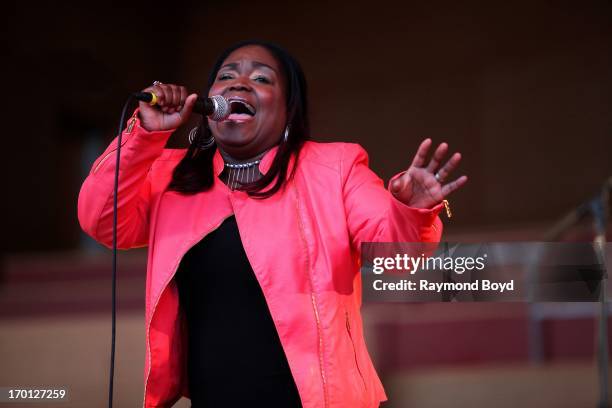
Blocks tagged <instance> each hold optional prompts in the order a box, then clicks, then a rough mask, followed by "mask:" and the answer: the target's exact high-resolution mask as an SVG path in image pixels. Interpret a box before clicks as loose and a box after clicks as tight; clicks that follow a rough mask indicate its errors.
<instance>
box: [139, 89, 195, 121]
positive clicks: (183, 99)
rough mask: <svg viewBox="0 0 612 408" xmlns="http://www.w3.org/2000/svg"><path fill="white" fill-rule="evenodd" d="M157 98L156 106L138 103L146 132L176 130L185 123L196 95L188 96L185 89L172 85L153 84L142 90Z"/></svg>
mask: <svg viewBox="0 0 612 408" xmlns="http://www.w3.org/2000/svg"><path fill="white" fill-rule="evenodd" d="M143 92H152V93H154V94H155V95H156V96H157V105H156V106H151V105H149V104H148V103H147V102H140V104H139V108H140V110H139V116H140V123H141V126H142V127H143V128H145V129H146V130H148V131H156V130H169V129H176V128H177V127H179V126H180V125H182V124H183V123H185V122H187V119H189V115H191V111H192V110H193V105H194V104H195V102H196V99H197V97H198V95H197V94H191V95H189V96H188V93H187V88H185V87H184V86H179V85H174V84H162V83H161V82H155V83H154V85H153V86H150V87H148V88H145V89H143Z"/></svg>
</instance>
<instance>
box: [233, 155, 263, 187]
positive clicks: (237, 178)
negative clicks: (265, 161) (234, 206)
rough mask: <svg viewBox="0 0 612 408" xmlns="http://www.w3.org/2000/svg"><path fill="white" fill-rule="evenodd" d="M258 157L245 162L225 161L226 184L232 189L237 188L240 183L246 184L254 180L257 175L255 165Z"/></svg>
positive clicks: (257, 162)
mask: <svg viewBox="0 0 612 408" xmlns="http://www.w3.org/2000/svg"><path fill="white" fill-rule="evenodd" d="M260 162H261V160H260V159H258V160H254V161H252V162H246V163H225V167H226V168H227V185H228V186H229V188H231V189H232V190H235V189H236V188H238V186H239V185H240V184H247V183H251V182H253V181H255V177H258V176H259V169H258V168H257V165H258V164H259V163H260Z"/></svg>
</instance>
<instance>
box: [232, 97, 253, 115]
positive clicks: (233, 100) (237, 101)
mask: <svg viewBox="0 0 612 408" xmlns="http://www.w3.org/2000/svg"><path fill="white" fill-rule="evenodd" d="M228 101H229V103H230V105H231V104H232V103H240V104H242V105H243V106H245V107H246V108H247V109H248V110H249V112H251V115H255V108H254V107H252V106H251V105H250V104H249V103H248V102H247V101H245V100H244V99H239V98H230V99H228Z"/></svg>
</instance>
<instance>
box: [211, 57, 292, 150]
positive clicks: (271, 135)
mask: <svg viewBox="0 0 612 408" xmlns="http://www.w3.org/2000/svg"><path fill="white" fill-rule="evenodd" d="M285 92H286V90H285V77H284V75H283V72H282V69H281V67H280V64H279V63H278V62H277V61H276V59H275V58H274V56H272V54H270V52H268V50H266V49H265V48H263V47H260V46H246V47H242V48H239V49H237V50H236V51H234V52H232V53H231V54H230V55H229V56H228V57H227V58H226V59H225V61H224V62H223V64H222V65H221V69H219V72H218V73H217V77H216V79H215V82H214V84H213V86H212V87H211V89H210V93H209V96H212V95H222V96H223V97H225V98H226V99H227V100H228V101H229V103H230V107H231V112H232V113H231V114H230V116H229V117H228V118H227V119H226V120H224V121H222V122H214V121H212V120H209V121H208V125H209V126H210V130H211V131H212V133H213V136H214V137H215V140H216V142H217V144H218V145H219V147H221V148H222V149H223V151H225V152H226V153H227V154H229V155H230V156H232V157H234V158H236V159H247V158H250V157H253V156H256V155H257V154H259V153H261V152H262V151H264V150H266V149H268V148H270V147H272V146H274V145H276V144H277V143H278V142H279V141H280V138H281V134H282V133H283V131H284V129H285V125H286V118H287V113H286V106H285Z"/></svg>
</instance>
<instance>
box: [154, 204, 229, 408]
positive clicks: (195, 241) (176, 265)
mask: <svg viewBox="0 0 612 408" xmlns="http://www.w3.org/2000/svg"><path fill="white" fill-rule="evenodd" d="M232 215H234V214H233V213H232V214H230V215H228V216H227V217H224V218H223V219H222V220H221V221H220V222H219V223H218V224H217V225H216V226H215V227H214V228H212V229H210V230H208V231H207V232H206V233H205V234H203V235H202V236H201V237H200V238H199V239H197V240H194V241H193V242H191V243H190V244H189V245H188V246H187V249H186V250H185V251H182V254H181V255H180V256H179V257H178V258H177V260H176V263H175V264H174V267H173V270H172V273H171V274H170V276H169V278H168V279H166V281H165V282H164V286H163V287H162V290H161V292H160V295H159V297H158V298H157V300H156V301H155V304H154V305H153V309H152V310H151V322H152V321H153V317H154V316H155V309H156V308H157V304H158V303H159V300H160V299H161V297H162V295H163V294H164V291H165V290H166V287H167V286H168V283H170V281H171V280H172V278H173V277H174V274H175V273H176V270H177V269H178V267H179V264H180V261H181V259H183V257H184V256H185V254H186V253H187V252H189V250H190V249H191V248H193V246H194V245H195V244H197V243H198V242H200V241H201V240H202V239H204V237H206V236H207V235H208V234H210V233H211V232H213V231H214V230H216V229H217V228H219V226H221V224H223V222H224V221H225V220H226V219H228V218H229V217H231V216H232ZM150 327H151V323H150V322H148V324H147V332H146V342H147V360H148V362H149V369H148V370H147V376H146V378H145V384H144V398H143V400H142V406H143V408H146V401H147V384H148V383H149V375H150V374H151V346H150V344H149V329H150Z"/></svg>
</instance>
